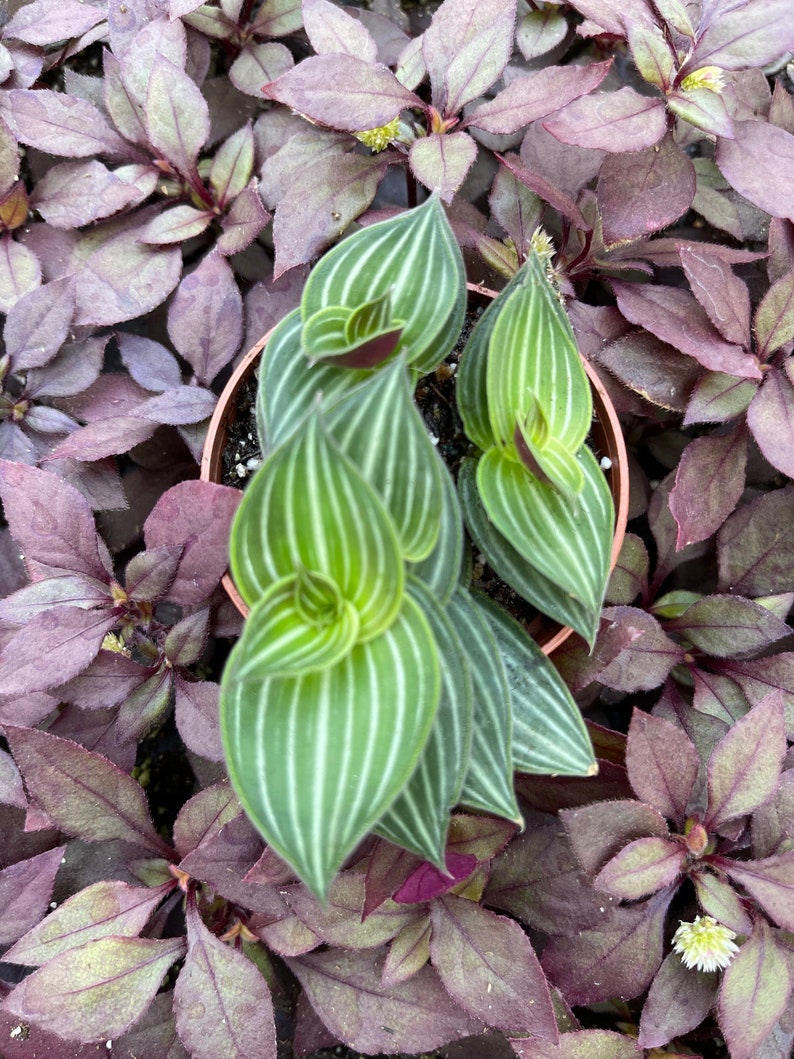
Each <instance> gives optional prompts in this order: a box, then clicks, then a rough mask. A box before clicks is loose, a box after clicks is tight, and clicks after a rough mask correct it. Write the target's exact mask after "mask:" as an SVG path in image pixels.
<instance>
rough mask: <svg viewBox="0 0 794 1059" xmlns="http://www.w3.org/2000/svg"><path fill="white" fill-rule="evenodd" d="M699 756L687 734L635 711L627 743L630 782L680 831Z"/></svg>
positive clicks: (693, 784) (695, 777)
mask: <svg viewBox="0 0 794 1059" xmlns="http://www.w3.org/2000/svg"><path fill="white" fill-rule="evenodd" d="M699 763H700V762H699V757H698V752H697V750H696V749H695V746H694V745H693V743H692V741H691V740H690V738H689V736H688V735H687V734H686V732H684V731H682V730H681V729H680V728H678V727H676V725H674V724H671V723H670V722H669V721H665V720H664V719H663V718H661V717H654V716H653V715H652V714H648V713H644V712H643V711H642V710H638V709H635V710H634V712H633V713H632V715H631V724H630V725H629V735H628V741H627V743H626V767H627V769H628V773H629V782H630V783H631V786H632V787H633V788H634V790H635V792H636V794H637V797H638V798H640V799H642V801H644V802H648V803H649V804H650V805H652V806H653V807H654V808H655V809H658V810H659V812H660V813H662V815H663V816H666V817H667V818H668V819H669V820H672V821H674V822H675V824H676V825H677V826H678V827H679V828H681V827H683V824H684V820H685V819H686V813H687V807H688V805H689V799H690V797H691V795H692V790H693V788H694V786H695V780H696V779H697V774H698V766H699Z"/></svg>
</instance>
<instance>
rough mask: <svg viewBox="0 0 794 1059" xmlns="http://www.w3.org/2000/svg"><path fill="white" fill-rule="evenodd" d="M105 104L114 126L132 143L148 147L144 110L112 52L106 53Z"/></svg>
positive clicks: (104, 64)
mask: <svg viewBox="0 0 794 1059" xmlns="http://www.w3.org/2000/svg"><path fill="white" fill-rule="evenodd" d="M103 69H104V74H105V76H104V78H103V80H104V102H105V109H106V110H107V112H108V114H109V115H110V117H111V118H112V119H113V124H114V125H115V126H116V128H117V129H118V130H119V132H120V133H121V134H122V135H123V136H124V137H125V138H126V139H127V140H129V141H130V143H134V144H138V145H140V146H142V147H147V146H148V144H149V136H148V134H147V132H146V127H145V125H144V122H143V108H142V106H141V105H140V104H139V103H138V101H137V100H136V99H135V98H134V95H133V93H132V92H131V91H130V90H129V89H128V88H127V86H126V84H125V83H124V79H123V77H122V72H121V71H122V67H121V63H120V62H119V60H118V59H117V58H116V56H115V55H114V54H113V53H112V52H111V51H105V54H104V60H103Z"/></svg>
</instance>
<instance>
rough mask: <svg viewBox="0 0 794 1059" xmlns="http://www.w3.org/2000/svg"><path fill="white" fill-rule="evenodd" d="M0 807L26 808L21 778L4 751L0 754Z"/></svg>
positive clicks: (26, 801) (11, 759) (12, 761)
mask: <svg viewBox="0 0 794 1059" xmlns="http://www.w3.org/2000/svg"><path fill="white" fill-rule="evenodd" d="M0 805H13V806H16V808H17V809H27V807H28V800H27V798H26V797H25V789H24V787H23V786H22V776H21V775H20V772H19V769H18V768H17V767H16V765H15V764H14V759H13V758H12V757H11V755H10V754H7V753H6V752H5V750H3V751H1V752H0Z"/></svg>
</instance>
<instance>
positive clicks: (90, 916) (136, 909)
mask: <svg viewBox="0 0 794 1059" xmlns="http://www.w3.org/2000/svg"><path fill="white" fill-rule="evenodd" d="M64 848H65V847H64ZM58 863H59V864H60V859H59V861H58ZM174 885H175V884H174V882H173V880H172V881H171V882H170V883H164V884H163V885H162V886H158V887H156V888H151V889H150V888H149V887H140V886H130V885H129V883H125V882H116V881H113V882H97V883H93V884H92V885H90V886H87V887H86V888H85V889H84V890H80V891H79V892H78V893H76V894H74V895H73V896H72V897H69V898H67V900H66V901H64V903H63V904H62V905H59V906H58V908H57V909H56V910H55V911H54V912H52V913H51V914H50V915H48V916H47V918H46V919H45V920H43V921H42V922H41V923H38V925H37V926H34V927H33V929H32V930H29V931H28V933H27V934H26V935H25V936H24V937H23V938H20V940H19V941H18V942H17V943H16V945H14V946H13V948H12V949H10V950H9V951H8V952H7V953H5V959H7V960H10V961H11V962H13V963H22V964H25V965H26V966H29V967H39V966H40V965H41V964H43V963H46V962H47V961H48V960H51V959H52V958H53V957H54V956H59V955H60V954H61V953H64V952H69V951H70V950H72V949H76V948H79V947H80V946H81V945H85V944H86V942H89V941H95V940H96V939H97V938H105V937H110V936H113V935H116V936H119V935H120V936H122V937H130V938H132V937H135V936H136V935H137V934H140V932H141V931H142V930H143V928H144V927H145V926H146V924H147V923H148V921H149V918H150V917H151V915H152V912H154V910H155V908H157V906H158V905H159V904H160V902H161V901H162V899H163V898H164V897H165V896H166V894H168V893H169V892H170V891H171V890H172V889H173V888H174Z"/></svg>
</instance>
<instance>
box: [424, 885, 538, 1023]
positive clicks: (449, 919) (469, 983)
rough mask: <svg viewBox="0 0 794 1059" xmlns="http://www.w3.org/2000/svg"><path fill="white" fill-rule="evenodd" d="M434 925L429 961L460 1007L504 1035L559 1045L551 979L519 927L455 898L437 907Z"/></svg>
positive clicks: (433, 908)
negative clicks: (550, 992)
mask: <svg viewBox="0 0 794 1059" xmlns="http://www.w3.org/2000/svg"><path fill="white" fill-rule="evenodd" d="M430 921H431V923H432V926H433V932H432V934H431V936H430V958H431V960H432V962H433V966H434V967H435V969H436V971H437V973H438V976H439V978H440V979H441V981H442V982H443V984H444V986H445V988H446V990H447V992H448V993H449V994H450V995H451V996H452V997H453V999H454V1000H455V1001H457V1003H458V1004H460V1005H461V1007H463V1008H464V1009H465V1010H466V1011H468V1012H469V1013H470V1014H471V1015H473V1016H474V1017H475V1018H481V1019H482V1020H483V1021H484V1022H486V1023H487V1024H488V1025H489V1026H492V1027H494V1028H496V1029H499V1030H502V1032H504V1033H512V1034H522V1035H523V1034H526V1035H531V1036H532V1037H539V1038H540V1039H542V1040H548V1041H553V1042H556V1041H557V1040H558V1039H559V1038H558V1032H557V1024H556V1022H555V1019H554V1010H553V1008H552V1005H551V998H550V996H549V987H548V984H547V982H546V978H545V976H544V974H543V972H542V970H541V969H540V964H539V963H538V958H537V956H536V955H535V953H534V951H533V949H532V945H531V944H530V941H529V938H528V937H527V935H526V934H525V933H524V931H523V930H522V929H521V927H520V926H519V925H518V923H516V922H514V921H513V920H511V919H508V918H507V917H505V916H499V915H496V914H495V913H494V912H490V911H488V909H486V908H483V907H482V906H480V905H478V904H476V903H475V902H473V901H468V900H466V899H465V898H462V897H455V896H454V895H452V894H447V895H446V896H444V897H441V898H439V899H438V900H436V901H434V902H433V904H432V906H431V908H430Z"/></svg>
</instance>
